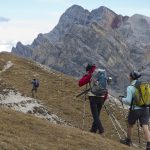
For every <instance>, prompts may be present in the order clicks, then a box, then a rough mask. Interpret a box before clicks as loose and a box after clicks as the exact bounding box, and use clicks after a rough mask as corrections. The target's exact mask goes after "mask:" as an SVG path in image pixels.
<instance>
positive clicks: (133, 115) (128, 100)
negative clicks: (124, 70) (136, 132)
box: [120, 71, 150, 150]
mask: <svg viewBox="0 0 150 150" xmlns="http://www.w3.org/2000/svg"><path fill="white" fill-rule="evenodd" d="M140 77H141V74H140V73H139V72H137V71H132V72H131V73H130V75H129V80H130V82H131V83H130V85H129V86H128V87H127V96H126V97H124V98H120V101H122V102H123V103H125V104H127V105H129V106H130V109H129V114H128V125H127V137H126V138H125V139H121V140H120V142H121V143H122V144H126V145H128V146H131V144H132V140H131V132H132V127H133V125H134V124H135V123H136V121H138V120H139V122H140V126H141V127H142V128H143V131H144V134H145V138H146V141H147V147H146V150H150V131H149V127H148V121H149V107H148V106H145V107H140V106H137V105H135V91H136V88H135V85H136V84H137V83H138V82H139V81H138V79H139V78H140Z"/></svg>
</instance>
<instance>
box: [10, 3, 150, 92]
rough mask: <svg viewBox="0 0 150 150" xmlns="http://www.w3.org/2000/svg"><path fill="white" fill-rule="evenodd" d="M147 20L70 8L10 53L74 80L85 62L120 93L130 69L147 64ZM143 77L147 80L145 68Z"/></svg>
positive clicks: (149, 59)
mask: <svg viewBox="0 0 150 150" xmlns="http://www.w3.org/2000/svg"><path fill="white" fill-rule="evenodd" d="M142 20H144V21H142ZM149 20H150V19H149V18H148V17H144V16H141V15H134V16H132V17H127V16H125V17H123V16H121V15H117V14H116V13H114V12H113V11H111V10H109V9H108V8H106V7H103V6H102V7H99V8H98V9H95V10H92V11H91V12H89V11H88V10H85V9H83V8H82V7H80V6H77V5H74V6H72V7H70V8H69V9H67V10H66V12H65V13H64V14H63V15H62V16H61V18H60V20H59V23H58V25H57V26H56V27H55V28H54V29H53V30H52V31H51V32H49V33H47V34H39V35H38V37H37V38H36V39H35V40H34V41H33V43H32V44H31V45H30V46H29V45H28V46H24V45H22V44H21V43H20V42H19V43H18V44H17V45H16V48H13V49H12V53H15V54H17V55H20V56H24V57H29V58H32V59H34V60H35V61H38V62H40V63H42V64H45V65H47V66H49V67H52V68H53V69H56V70H58V71H61V72H64V73H66V74H69V75H73V76H76V77H79V76H81V75H82V74H83V72H84V73H85V70H84V69H85V67H84V64H85V63H95V64H96V65H97V66H99V67H101V68H105V69H106V70H107V71H108V74H109V75H111V76H112V77H113V83H112V86H113V88H114V89H116V90H118V91H120V89H123V88H124V87H125V86H126V85H127V84H128V79H127V76H128V74H129V72H130V71H131V70H132V69H137V68H139V67H143V65H145V64H148V63H149V62H150V57H149V55H150V46H149V45H148V44H149V42H150V34H149V32H150V22H149ZM142 29H143V30H142ZM145 34H146V35H145ZM137 41H138V42H137ZM144 67H145V66H144ZM147 67H148V66H147ZM145 75H146V78H147V79H148V75H149V69H146V73H145Z"/></svg>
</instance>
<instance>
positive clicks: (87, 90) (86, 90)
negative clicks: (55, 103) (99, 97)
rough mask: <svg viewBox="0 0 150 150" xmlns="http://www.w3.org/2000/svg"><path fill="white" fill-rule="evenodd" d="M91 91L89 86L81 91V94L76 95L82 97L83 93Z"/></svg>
mask: <svg viewBox="0 0 150 150" xmlns="http://www.w3.org/2000/svg"><path fill="white" fill-rule="evenodd" d="M86 86H87V85H86ZM89 91H90V88H89V89H87V87H86V89H85V91H83V92H81V93H80V94H78V95H76V97H80V96H82V95H83V94H86V93H87V92H89Z"/></svg>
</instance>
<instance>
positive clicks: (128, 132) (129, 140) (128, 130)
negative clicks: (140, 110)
mask: <svg viewBox="0 0 150 150" xmlns="http://www.w3.org/2000/svg"><path fill="white" fill-rule="evenodd" d="M132 127H133V125H130V124H128V125H127V138H125V139H121V140H120V143H122V144H125V145H128V146H130V145H131V144H132V140H131V135H132Z"/></svg>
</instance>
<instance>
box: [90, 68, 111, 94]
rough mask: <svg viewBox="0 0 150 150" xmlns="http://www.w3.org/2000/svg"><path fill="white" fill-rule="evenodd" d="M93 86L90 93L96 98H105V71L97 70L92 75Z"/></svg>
mask: <svg viewBox="0 0 150 150" xmlns="http://www.w3.org/2000/svg"><path fill="white" fill-rule="evenodd" d="M92 82H93V85H92V87H91V92H92V93H93V94H94V95H96V96H106V95H107V94H108V90H107V74H106V71H105V70H102V69H97V70H95V72H94V73H93V75H92Z"/></svg>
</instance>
